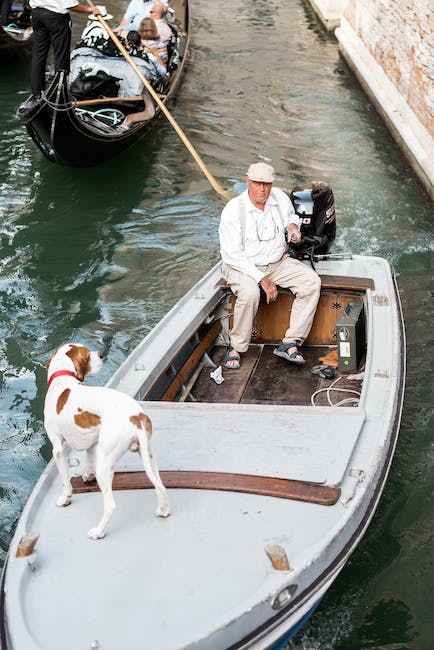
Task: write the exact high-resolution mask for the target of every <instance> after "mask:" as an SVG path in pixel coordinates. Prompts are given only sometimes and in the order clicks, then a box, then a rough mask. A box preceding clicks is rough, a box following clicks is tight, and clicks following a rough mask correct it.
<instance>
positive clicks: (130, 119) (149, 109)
mask: <svg viewBox="0 0 434 650" xmlns="http://www.w3.org/2000/svg"><path fill="white" fill-rule="evenodd" d="M126 43H127V50H128V51H129V53H130V54H132V55H133V56H142V57H143V58H145V60H146V61H147V62H148V63H151V64H152V65H153V66H154V70H153V72H152V74H150V75H149V76H150V81H151V80H152V79H154V80H155V79H157V81H158V79H160V78H161V77H162V76H163V75H164V74H165V72H166V68H165V66H164V63H163V62H162V61H161V59H160V57H159V56H158V54H157V53H155V54H154V53H153V52H152V51H150V50H149V49H148V48H147V47H145V46H143V44H142V40H141V37H140V34H139V33H138V32H137V31H135V30H131V31H129V32H128V34H127V38H126ZM141 94H142V97H143V103H144V105H145V108H144V110H143V111H139V112H137V113H130V114H129V115H127V117H126V118H125V120H124V121H123V122H122V124H121V125H120V127H119V128H120V130H121V131H128V129H130V128H131V126H133V124H137V123H138V122H145V121H147V120H150V119H152V118H153V117H154V115H155V105H154V101H153V99H152V97H151V95H150V93H149V91H148V90H147V89H146V88H143V90H142V93H141Z"/></svg>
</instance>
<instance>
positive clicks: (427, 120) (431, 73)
mask: <svg viewBox="0 0 434 650" xmlns="http://www.w3.org/2000/svg"><path fill="white" fill-rule="evenodd" d="M343 17H344V18H345V19H346V20H347V21H348V23H349V24H350V26H351V27H352V29H353V30H354V32H355V34H356V35H357V36H358V37H359V38H360V39H361V41H362V42H363V43H364V45H365V46H366V48H367V50H368V51H369V53H370V54H371V55H372V56H373V58H374V59H375V61H376V62H377V63H378V64H379V65H380V66H381V67H382V68H383V70H384V72H385V73H386V75H387V77H388V78H389V79H390V80H391V82H392V83H393V85H394V86H395V88H396V89H397V90H398V92H399V93H400V95H401V96H402V97H403V98H404V99H405V100H406V102H407V104H408V106H409V107H410V109H411V110H412V111H413V112H414V114H415V115H416V117H417V118H418V119H419V120H420V122H421V123H422V124H423V125H424V127H425V128H426V129H427V130H428V132H429V133H430V134H431V136H433V137H434V5H433V4H432V1H431V0H346V1H345V2H344V6H343Z"/></svg>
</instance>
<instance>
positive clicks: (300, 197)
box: [289, 183, 336, 261]
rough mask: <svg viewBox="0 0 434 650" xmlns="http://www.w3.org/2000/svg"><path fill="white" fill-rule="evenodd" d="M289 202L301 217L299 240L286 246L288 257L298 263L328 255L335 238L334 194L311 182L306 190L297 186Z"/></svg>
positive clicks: (327, 188)
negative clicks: (300, 236) (297, 242)
mask: <svg viewBox="0 0 434 650" xmlns="http://www.w3.org/2000/svg"><path fill="white" fill-rule="evenodd" d="M290 199H291V201H292V204H293V206H294V210H295V212H296V213H297V215H298V216H299V217H300V220H301V225H300V230H301V234H302V239H301V242H300V243H299V244H291V243H289V254H290V256H291V257H295V258H297V259H299V260H303V259H310V260H311V261H312V259H313V256H314V255H324V254H325V253H328V251H329V249H330V246H331V245H332V243H333V241H334V239H335V236H336V214H335V201H334V198H333V192H332V190H331V188H330V187H329V185H327V184H326V183H311V185H310V187H309V188H306V189H302V188H301V187H298V186H296V187H295V188H294V189H293V190H292V192H291V194H290Z"/></svg>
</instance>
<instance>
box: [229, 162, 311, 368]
mask: <svg viewBox="0 0 434 650" xmlns="http://www.w3.org/2000/svg"><path fill="white" fill-rule="evenodd" d="M273 181H274V169H273V168H272V167H271V165H267V164H266V163H256V164H253V165H250V167H249V169H248V171H247V190H246V191H245V192H244V193H243V194H241V196H239V197H235V198H234V199H232V200H231V201H229V203H228V204H227V205H226V206H225V208H224V209H223V212H222V217H221V222H220V228H219V236H220V247H221V255H222V260H223V267H222V275H223V277H224V278H225V279H226V281H227V282H228V283H229V285H230V286H231V289H232V291H233V292H234V293H235V295H236V296H237V301H236V303H235V311H234V322H233V327H232V330H231V333H230V345H229V346H228V350H227V354H226V359H225V367H226V368H229V369H233V370H237V369H238V368H239V367H240V364H241V356H240V355H241V354H242V353H243V352H246V350H247V349H248V347H249V342H250V337H251V332H252V325H253V319H254V317H255V315H256V312H257V310H258V305H259V298H260V289H262V290H263V291H264V293H265V295H266V298H267V303H269V302H273V301H274V300H276V298H277V286H276V285H279V286H281V287H285V288H289V289H291V291H292V292H293V293H294V294H295V300H294V304H293V307H292V312H291V323H290V325H289V327H288V329H287V331H286V333H285V336H284V337H283V340H282V343H281V344H280V345H279V347H278V348H276V350H275V351H274V354H276V355H277V356H279V357H282V358H283V359H285V360H286V361H289V362H290V363H295V364H297V365H303V364H304V362H305V360H304V357H303V355H302V354H301V352H300V350H299V349H298V346H300V345H302V344H303V343H304V340H305V339H306V338H307V335H308V334H309V331H310V328H311V325H312V321H313V318H314V315H315V309H316V306H317V303H318V299H319V295H320V287H321V283H320V279H319V277H318V275H317V274H316V273H315V272H314V271H313V270H312V269H311V268H309V267H308V266H306V265H305V264H303V263H302V262H300V261H298V260H295V259H292V258H290V257H289V256H288V254H287V252H286V238H287V240H288V241H289V240H291V241H292V242H293V243H298V242H299V241H300V238H301V233H300V230H299V227H298V226H299V218H298V216H297V215H296V214H295V212H294V208H293V206H292V203H291V201H290V199H289V198H288V196H287V195H286V194H285V193H284V192H283V191H282V190H279V189H278V188H274V189H273V190H272V184H273Z"/></svg>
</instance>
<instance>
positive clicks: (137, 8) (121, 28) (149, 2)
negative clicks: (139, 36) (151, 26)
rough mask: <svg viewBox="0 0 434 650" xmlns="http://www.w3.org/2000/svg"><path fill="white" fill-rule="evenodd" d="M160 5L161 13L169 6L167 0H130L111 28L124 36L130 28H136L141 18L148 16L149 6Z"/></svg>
mask: <svg viewBox="0 0 434 650" xmlns="http://www.w3.org/2000/svg"><path fill="white" fill-rule="evenodd" d="M153 5H159V6H161V8H162V10H163V13H164V12H166V11H167V8H168V6H169V2H168V0H131V2H130V4H129V5H128V7H127V10H126V12H125V14H124V17H123V18H122V20H121V22H120V23H119V25H118V26H117V27H115V29H114V30H113V31H114V32H115V33H116V34H120V35H121V36H126V35H127V33H128V32H129V31H131V30H133V29H134V30H137V28H138V26H139V25H140V23H141V21H142V20H143V18H149V14H150V11H151V7H152V6H153Z"/></svg>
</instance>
